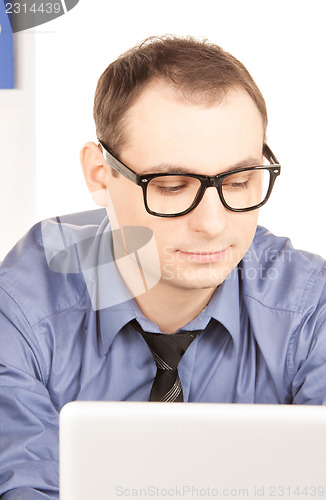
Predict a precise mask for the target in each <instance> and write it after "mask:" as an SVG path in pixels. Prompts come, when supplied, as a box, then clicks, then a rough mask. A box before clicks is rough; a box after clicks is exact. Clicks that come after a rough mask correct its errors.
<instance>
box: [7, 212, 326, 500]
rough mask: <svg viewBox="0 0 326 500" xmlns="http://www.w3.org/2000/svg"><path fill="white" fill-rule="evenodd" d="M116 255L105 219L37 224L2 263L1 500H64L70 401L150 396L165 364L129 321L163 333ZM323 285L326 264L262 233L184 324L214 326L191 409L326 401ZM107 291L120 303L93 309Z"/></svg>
mask: <svg viewBox="0 0 326 500" xmlns="http://www.w3.org/2000/svg"><path fill="white" fill-rule="evenodd" d="M110 246H111V245H110V227H109V222H108V220H107V217H106V213H105V211H103V210H94V211H91V212H85V213H82V214H75V215H72V216H66V217H64V218H61V219H60V218H56V219H51V220H48V221H44V222H43V223H42V224H38V225H36V226H35V227H34V228H32V229H31V231H29V232H28V233H27V235H26V236H25V237H24V238H23V239H22V240H21V241H20V242H19V243H18V244H17V245H16V246H15V247H14V249H13V250H12V251H11V252H10V253H9V254H8V256H7V257H6V259H5V261H4V262H3V264H2V266H1V267H0V495H3V496H1V498H2V499H3V500H8V499H18V498H19V499H23V500H37V499H41V498H46V499H49V498H57V496H58V413H59V411H60V409H61V408H62V407H63V405H64V404H66V403H67V402H69V401H72V400H123V401H143V400H148V398H149V393H150V389H151V386H152V383H153V379H154V377H155V373H156V365H155V362H154V359H153V356H152V354H151V352H150V350H149V348H148V347H147V344H146V343H145V341H144V340H143V338H142V336H141V334H139V333H138V332H137V331H136V330H134V329H133V328H132V327H131V326H130V325H128V322H129V321H131V320H132V319H133V318H136V319H137V320H138V321H139V323H140V324H141V326H142V327H143V329H144V330H147V331H153V332H159V331H160V330H159V328H158V326H157V325H156V324H154V323H152V322H151V321H149V320H148V319H146V318H145V317H144V316H143V314H142V312H141V310H140V309H139V307H138V305H137V302H136V301H135V299H133V298H132V297H131V296H130V293H129V292H128V290H127V289H126V287H125V285H124V283H123V281H122V279H121V277H120V275H119V273H118V271H117V269H116V267H115V264H114V263H113V264H112V262H113V258H110V257H108V256H109V255H110V252H111V248H110ZM67 249H68V250H67ZM60 252H61V254H60ZM58 255H61V257H60V259H59V260H58V258H57V257H58ZM103 256H105V257H104V260H103ZM101 259H102V262H100V265H98V264H99V261H100V260H101ZM59 261H60V264H61V272H58V271H59V269H56V266H57V264H58V262H59ZM81 261H82V263H81ZM78 266H79V267H78ZM81 269H82V270H81ZM103 276H104V278H103ZM325 284H326V265H325V261H324V260H323V259H322V258H321V257H318V256H316V255H312V254H309V253H306V252H302V251H298V250H294V249H293V247H292V246H291V243H290V242H289V240H288V239H286V238H279V237H275V236H274V235H272V234H271V233H270V232H268V231H267V230H266V229H264V228H262V227H258V228H257V232H256V235H255V238H254V241H253V243H252V245H251V247H250V249H249V251H248V252H247V254H246V255H245V257H244V258H243V259H242V261H241V262H240V264H239V265H238V266H237V267H236V268H235V269H234V270H233V271H232V272H231V274H230V275H229V276H228V278H227V279H226V280H225V281H224V282H223V283H222V284H221V285H220V286H219V287H218V288H217V289H216V292H215V293H214V295H213V297H212V299H211V300H210V302H209V304H208V306H207V307H206V308H205V309H204V310H203V311H202V312H201V313H200V314H199V316H197V317H196V318H195V319H194V320H192V321H191V322H189V323H188V324H187V325H185V326H184V327H183V328H184V329H188V330H203V333H202V334H201V335H199V336H198V337H197V338H196V339H195V340H194V341H193V342H192V344H191V345H190V347H189V348H188V349H187V351H186V353H185V354H184V356H183V357H182V360H181V362H180V364H179V368H178V371H179V376H180V379H181V382H182V387H183V394H184V401H186V402H192V401H196V402H220V403H268V404H317V405H319V404H326V287H325ZM92 287H93V288H92ZM103 287H104V288H105V294H106V301H105V303H104V305H105V304H109V305H107V306H106V307H103V305H102V306H101V307H93V306H94V300H93V299H94V297H92V294H94V293H97V294H99V293H104V288H103ZM94 290H95V292H94ZM95 303H97V302H95Z"/></svg>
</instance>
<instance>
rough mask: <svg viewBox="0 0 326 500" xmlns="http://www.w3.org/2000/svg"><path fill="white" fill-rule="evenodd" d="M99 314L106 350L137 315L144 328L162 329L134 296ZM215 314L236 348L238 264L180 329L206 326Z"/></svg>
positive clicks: (238, 337)
mask: <svg viewBox="0 0 326 500" xmlns="http://www.w3.org/2000/svg"><path fill="white" fill-rule="evenodd" d="M120 279H121V278H120ZM121 282H122V279H121ZM99 317H100V328H101V334H102V342H103V347H104V350H105V352H107V351H108V350H109V348H110V345H111V343H112V342H113V339H114V337H115V336H116V335H117V334H118V333H119V331H120V330H121V329H122V328H123V327H124V326H125V325H126V324H127V323H129V321H131V320H132V319H134V318H136V319H137V320H138V321H139V323H140V325H141V326H142V328H143V329H144V330H146V331H152V332H156V333H160V329H159V327H158V326H157V325H156V324H155V323H153V322H152V321H150V320H148V319H147V318H146V317H145V316H144V315H143V313H142V312H141V310H140V308H139V306H138V304H137V302H136V301H135V299H130V300H128V301H126V302H124V303H120V304H117V305H114V306H111V307H108V308H106V309H101V310H100V311H99ZM212 318H213V319H214V320H216V321H217V322H219V323H221V324H222V325H223V326H224V328H226V330H227V331H228V332H229V333H230V335H231V337H232V339H233V342H234V346H235V348H236V349H238V347H239V342H240V306H239V276H238V268H235V269H234V270H233V271H232V272H231V273H230V274H229V276H228V277H227V279H226V280H225V281H224V282H223V283H222V284H221V285H220V286H219V287H218V288H217V289H216V290H215V292H214V294H213V296H212V298H211V300H210V301H209V303H208V305H207V306H206V307H205V309H204V310H203V311H202V312H201V313H200V314H199V315H198V316H197V317H196V318H194V319H193V320H192V321H190V322H189V323H188V324H187V325H185V326H184V327H183V328H181V330H183V329H185V330H201V329H205V328H206V326H207V325H208V323H209V321H210V320H211V319H212Z"/></svg>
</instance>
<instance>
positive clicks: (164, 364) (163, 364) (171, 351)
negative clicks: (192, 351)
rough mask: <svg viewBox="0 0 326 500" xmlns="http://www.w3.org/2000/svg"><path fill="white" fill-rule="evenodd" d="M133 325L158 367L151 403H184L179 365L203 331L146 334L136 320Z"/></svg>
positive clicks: (132, 322) (150, 398)
mask: <svg viewBox="0 0 326 500" xmlns="http://www.w3.org/2000/svg"><path fill="white" fill-rule="evenodd" d="M131 325H132V326H133V327H134V328H135V329H136V330H137V331H138V332H140V333H141V334H142V336H143V338H144V340H145V342H146V343H147V345H148V347H149V348H150V350H151V352H152V354H153V357H154V360H155V363H156V367H157V372H156V377H155V379H154V382H153V386H152V390H151V394H150V397H149V401H161V402H164V403H168V402H182V401H183V393H182V386H181V381H180V378H179V374H178V364H179V362H180V360H181V358H182V356H183V355H184V353H185V352H186V350H187V348H188V347H189V346H190V344H191V342H192V341H193V340H194V339H195V337H196V336H197V335H198V334H199V333H200V332H201V331H202V330H196V331H193V332H186V331H180V332H178V333H169V334H161V333H152V332H145V331H144V330H143V329H142V327H141V326H140V325H139V323H138V322H137V321H136V320H132V321H131Z"/></svg>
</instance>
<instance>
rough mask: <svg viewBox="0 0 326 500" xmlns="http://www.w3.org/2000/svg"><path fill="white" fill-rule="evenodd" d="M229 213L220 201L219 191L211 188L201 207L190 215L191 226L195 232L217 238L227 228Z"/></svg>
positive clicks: (207, 191)
mask: <svg viewBox="0 0 326 500" xmlns="http://www.w3.org/2000/svg"><path fill="white" fill-rule="evenodd" d="M228 213H229V211H228V210H227V209H226V208H225V207H224V206H223V204H222V202H221V200H220V197H219V194H218V192H217V189H216V188H215V187H209V188H207V189H206V192H205V194H204V196H203V198H202V199H201V201H200V203H199V205H198V206H197V207H196V208H195V209H194V210H192V212H190V213H189V214H188V217H189V226H190V228H191V229H192V230H193V231H196V232H202V233H206V235H208V236H210V237H215V236H218V235H219V234H221V233H222V232H223V231H224V229H225V228H226V224H227V215H228Z"/></svg>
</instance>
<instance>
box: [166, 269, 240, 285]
mask: <svg viewBox="0 0 326 500" xmlns="http://www.w3.org/2000/svg"><path fill="white" fill-rule="evenodd" d="M231 271H232V269H219V268H218V266H217V267H216V268H214V267H213V268H209V269H207V268H206V269H204V268H203V267H202V268H200V267H199V268H197V269H196V268H193V267H189V268H187V269H186V270H184V272H180V270H179V269H177V270H176V272H175V273H172V271H171V272H170V273H169V274H166V275H162V279H161V281H163V282H164V283H165V284H166V285H168V286H172V287H175V288H183V289H187V290H204V289H212V288H216V287H218V286H219V285H220V284H221V283H223V281H224V280H225V279H226V278H227V277H228V276H229V274H230V273H231Z"/></svg>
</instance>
